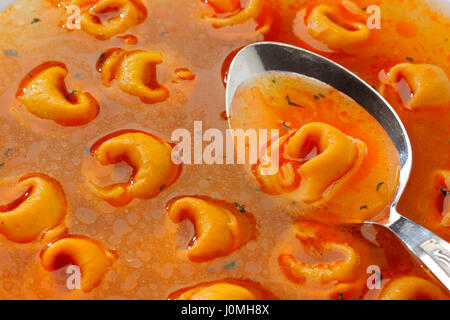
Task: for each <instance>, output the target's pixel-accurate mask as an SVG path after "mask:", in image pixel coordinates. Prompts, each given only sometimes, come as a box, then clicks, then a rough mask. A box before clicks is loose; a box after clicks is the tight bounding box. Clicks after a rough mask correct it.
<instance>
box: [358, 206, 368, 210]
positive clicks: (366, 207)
mask: <svg viewBox="0 0 450 320" xmlns="http://www.w3.org/2000/svg"><path fill="white" fill-rule="evenodd" d="M363 209H366V210H367V209H369V207H368V206H361V207H360V208H359V210H363Z"/></svg>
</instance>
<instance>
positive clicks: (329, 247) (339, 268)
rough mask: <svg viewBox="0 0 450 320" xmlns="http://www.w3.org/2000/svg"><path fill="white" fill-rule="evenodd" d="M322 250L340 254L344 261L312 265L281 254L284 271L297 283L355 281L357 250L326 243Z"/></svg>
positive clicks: (342, 245)
mask: <svg viewBox="0 0 450 320" xmlns="http://www.w3.org/2000/svg"><path fill="white" fill-rule="evenodd" d="M321 250H323V251H328V252H334V253H339V254H341V255H343V256H344V258H343V259H342V260H338V261H335V262H331V263H319V264H315V265H310V264H307V263H304V262H301V261H298V260H297V259H296V258H295V257H294V256H293V255H291V254H281V255H280V257H279V263H280V265H281V267H282V269H283V271H284V272H285V273H286V274H287V275H288V276H289V278H290V279H294V280H295V281H296V282H299V283H303V282H304V281H305V280H306V279H312V280H315V281H317V282H319V283H330V282H332V281H334V280H338V281H342V282H346V281H351V280H353V277H354V271H355V269H356V267H357V263H358V258H357V254H356V252H355V250H354V249H353V248H351V247H350V246H348V245H345V244H338V243H333V242H325V243H324V244H323V245H322V246H321Z"/></svg>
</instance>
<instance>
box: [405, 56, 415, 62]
mask: <svg viewBox="0 0 450 320" xmlns="http://www.w3.org/2000/svg"><path fill="white" fill-rule="evenodd" d="M406 60H408V61H410V62H413V61H414V59H413V58H411V57H406Z"/></svg>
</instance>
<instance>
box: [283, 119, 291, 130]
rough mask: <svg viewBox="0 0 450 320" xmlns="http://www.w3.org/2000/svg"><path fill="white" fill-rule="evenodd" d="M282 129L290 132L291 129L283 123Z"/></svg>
mask: <svg viewBox="0 0 450 320" xmlns="http://www.w3.org/2000/svg"><path fill="white" fill-rule="evenodd" d="M283 129H285V130H291V128H289V126H288V125H287V124H286V122H284V121H283Z"/></svg>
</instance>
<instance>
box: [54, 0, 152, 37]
mask: <svg viewBox="0 0 450 320" xmlns="http://www.w3.org/2000/svg"><path fill="white" fill-rule="evenodd" d="M60 2H61V3H64V4H66V5H75V6H79V7H80V8H81V9H82V12H81V19H80V25H81V29H82V30H83V31H85V32H86V33H88V34H90V35H92V36H95V37H96V38H98V39H101V40H106V39H109V38H111V37H113V36H115V35H118V34H121V33H124V32H126V31H127V30H128V29H129V28H131V27H133V26H136V25H138V24H141V23H142V22H144V20H145V19H146V18H147V9H146V8H145V6H144V5H143V4H142V2H141V0H65V1H64V0H63V1H60ZM107 13H114V14H115V15H114V17H111V18H109V19H107V20H106V21H102V20H101V16H102V15H104V14H107Z"/></svg>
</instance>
